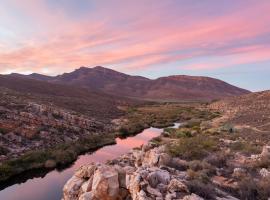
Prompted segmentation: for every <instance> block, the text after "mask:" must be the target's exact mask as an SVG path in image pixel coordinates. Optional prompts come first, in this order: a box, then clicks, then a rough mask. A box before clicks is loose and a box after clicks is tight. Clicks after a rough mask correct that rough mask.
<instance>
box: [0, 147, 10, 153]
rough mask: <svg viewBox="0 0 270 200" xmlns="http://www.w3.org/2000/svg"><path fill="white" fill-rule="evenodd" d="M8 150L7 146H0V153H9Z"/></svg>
mask: <svg viewBox="0 0 270 200" xmlns="http://www.w3.org/2000/svg"><path fill="white" fill-rule="evenodd" d="M8 152H9V150H8V149H7V148H5V147H2V146H0V155H7V153H8Z"/></svg>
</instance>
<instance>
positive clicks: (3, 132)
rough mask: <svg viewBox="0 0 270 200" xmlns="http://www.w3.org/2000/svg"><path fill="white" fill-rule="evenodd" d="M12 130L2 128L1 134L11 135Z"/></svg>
mask: <svg viewBox="0 0 270 200" xmlns="http://www.w3.org/2000/svg"><path fill="white" fill-rule="evenodd" d="M9 131H10V130H8V129H7V128H4V127H0V133H2V134H7V133H9Z"/></svg>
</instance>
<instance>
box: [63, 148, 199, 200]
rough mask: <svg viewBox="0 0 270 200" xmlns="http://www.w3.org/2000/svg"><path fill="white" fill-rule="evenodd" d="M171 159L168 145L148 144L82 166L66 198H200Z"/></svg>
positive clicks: (153, 199)
mask: <svg viewBox="0 0 270 200" xmlns="http://www.w3.org/2000/svg"><path fill="white" fill-rule="evenodd" d="M127 160H128V162H127ZM170 160H171V157H170V156H169V155H168V154H167V153H166V152H165V148H164V146H160V147H155V148H153V147H150V146H144V147H143V148H142V149H141V150H132V151H131V152H129V153H128V154H126V155H123V156H121V157H120V158H118V159H116V160H113V161H111V162H110V164H94V163H93V164H90V165H88V166H82V167H81V168H80V169H78V171H77V172H76V173H75V175H74V176H73V177H72V178H71V179H70V180H69V181H68V182H67V183H66V185H65V187H64V191H63V200H75V199H79V200H86V199H87V200H99V199H102V200H122V199H123V200H125V199H134V200H156V199H157V200H162V199H166V200H172V199H182V198H184V197H185V196H186V197H185V198H186V199H196V198H197V197H196V198H195V196H194V195H192V194H190V192H189V190H188V187H187V186H186V179H185V176H182V172H180V171H178V170H176V169H173V168H170V167H167V166H166V164H168V162H170ZM198 198H199V197H198ZM198 198H197V199H198Z"/></svg>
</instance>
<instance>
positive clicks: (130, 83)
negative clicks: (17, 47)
mask: <svg viewBox="0 0 270 200" xmlns="http://www.w3.org/2000/svg"><path fill="white" fill-rule="evenodd" d="M27 77H28V78H31V79H38V80H43V81H44V80H46V81H48V82H52V83H58V84H65V85H73V86H77V87H83V88H85V89H90V90H95V91H101V92H104V93H107V94H112V95H117V96H125V97H132V98H139V99H148V100H157V101H160V100H162V101H181V100H183V101H186V100H195V101H196V100H213V99H219V98H223V97H230V96H238V95H242V94H248V93H249V91H247V90H244V89H241V88H238V87H235V86H233V85H230V84H228V83H226V82H223V81H221V80H218V79H214V78H209V77H200V76H186V75H175V76H168V77H161V78H158V79H154V80H152V79H148V78H145V77H141V76H131V75H127V74H124V73H121V72H117V71H114V70H111V69H107V68H104V67H100V66H97V67H94V68H87V67H81V68H79V69H76V70H75V71H73V72H70V73H64V74H62V75H58V76H55V77H48V76H44V75H38V74H31V75H28V76H27Z"/></svg>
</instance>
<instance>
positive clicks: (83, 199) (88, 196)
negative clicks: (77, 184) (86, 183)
mask: <svg viewBox="0 0 270 200" xmlns="http://www.w3.org/2000/svg"><path fill="white" fill-rule="evenodd" d="M79 200H94V196H93V193H92V192H86V193H83V194H82V195H81V196H80V197H79Z"/></svg>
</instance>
